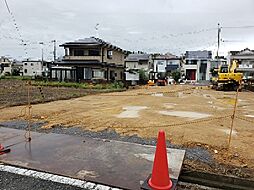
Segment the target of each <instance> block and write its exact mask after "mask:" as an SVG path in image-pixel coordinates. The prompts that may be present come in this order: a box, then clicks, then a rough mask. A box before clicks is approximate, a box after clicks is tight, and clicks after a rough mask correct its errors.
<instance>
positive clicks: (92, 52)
mask: <svg viewBox="0 0 254 190" xmlns="http://www.w3.org/2000/svg"><path fill="white" fill-rule="evenodd" d="M88 55H89V56H99V55H100V51H99V50H97V49H90V50H88Z"/></svg>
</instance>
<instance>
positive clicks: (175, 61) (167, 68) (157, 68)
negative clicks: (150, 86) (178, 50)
mask: <svg viewBox="0 0 254 190" xmlns="http://www.w3.org/2000/svg"><path fill="white" fill-rule="evenodd" d="M152 62H153V70H152V72H150V79H158V74H162V75H165V74H166V73H171V72H173V71H176V70H179V69H180V68H181V63H182V59H181V58H180V57H177V56H176V55H172V54H170V53H166V54H165V55H162V54H158V55H153V56H152Z"/></svg>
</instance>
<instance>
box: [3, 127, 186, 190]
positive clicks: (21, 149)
mask: <svg viewBox="0 0 254 190" xmlns="http://www.w3.org/2000/svg"><path fill="white" fill-rule="evenodd" d="M0 134H1V135H0V142H1V143H2V144H3V145H4V146H8V145H9V144H15V143H17V142H20V140H22V136H23V137H24V131H22V130H16V129H9V128H3V127H0ZM23 140H24V138H23ZM11 149H12V151H11V153H9V154H6V155H1V156H0V162H4V163H8V164H12V165H16V166H22V167H26V168H30V169H35V170H41V171H46V172H49V173H54V174H59V175H63V176H69V177H73V178H78V179H82V180H86V181H92V182H96V183H100V184H106V185H110V186H115V187H119V188H123V189H132V190H133V189H140V182H141V181H144V180H145V179H146V178H147V176H149V174H150V173H151V171H152V165H153V157H154V152H155V147H153V146H144V145H139V144H134V143H125V142H119V141H111V140H110V141H109V140H102V139H91V138H82V137H74V136H69V135H61V134H52V133H51V134H43V133H36V132H33V133H32V141H31V142H30V143H27V142H20V143H18V144H16V145H15V146H12V147H11ZM167 151H168V158H169V159H168V160H169V167H170V168H169V172H170V175H171V178H173V179H178V177H179V174H180V170H181V166H182V162H183V159H184V155H185V151H184V150H177V149H168V150H167Z"/></svg>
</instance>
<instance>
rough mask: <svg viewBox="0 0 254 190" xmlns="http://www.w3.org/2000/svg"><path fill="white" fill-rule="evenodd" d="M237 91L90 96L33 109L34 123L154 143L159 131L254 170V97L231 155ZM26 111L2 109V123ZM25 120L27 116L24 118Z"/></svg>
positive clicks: (147, 90)
mask: <svg viewBox="0 0 254 190" xmlns="http://www.w3.org/2000/svg"><path fill="white" fill-rule="evenodd" d="M234 98H235V92H221V91H213V90H210V89H208V88H203V89H200V87H199V88H197V87H193V86H188V85H182V86H181V85H179V86H166V87H144V88H140V89H134V90H128V91H125V92H115V93H104V94H97V95H88V96H84V97H79V98H75V99H70V100H59V101H54V102H49V103H44V104H36V105H33V107H32V113H33V120H34V121H46V122H47V124H45V126H44V127H45V128H50V127H54V126H62V127H71V126H79V127H81V128H84V129H88V130H92V131H101V130H105V129H108V130H115V131H116V132H117V133H119V134H121V135H134V134H137V135H138V136H140V137H143V138H154V137H156V136H157V132H158V130H159V129H163V130H165V131H166V133H167V138H168V140H170V141H171V142H172V143H174V144H181V145H185V146H203V147H206V148H208V149H209V150H211V152H213V153H214V157H215V158H216V159H217V160H218V161H219V162H223V163H225V164H230V165H236V166H240V167H241V166H244V167H246V166H248V167H250V168H254V152H253V151H251V150H252V147H253V146H254V138H253V137H254V128H253V126H254V101H253V92H240V94H239V101H238V107H237V116H238V118H236V119H235V122H234V130H233V133H232V134H233V136H232V144H231V148H230V151H226V148H227V142H228V136H229V131H230V130H229V129H230V124H231V117H230V116H231V115H232V112H233V105H234ZM22 110H24V106H16V107H8V108H3V109H1V112H0V121H8V120H16V119H20V118H22V117H23V116H22V114H21V111H22ZM23 118H24V117H23Z"/></svg>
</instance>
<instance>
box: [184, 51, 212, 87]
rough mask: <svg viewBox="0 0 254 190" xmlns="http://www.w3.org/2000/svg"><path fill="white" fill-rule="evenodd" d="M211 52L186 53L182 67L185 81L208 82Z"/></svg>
mask: <svg viewBox="0 0 254 190" xmlns="http://www.w3.org/2000/svg"><path fill="white" fill-rule="evenodd" d="M211 61H212V52H211V51H206V50H205V51H186V54H185V64H184V66H183V69H184V73H185V76H186V79H187V80H188V81H192V82H196V81H202V80H210V68H211Z"/></svg>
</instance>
